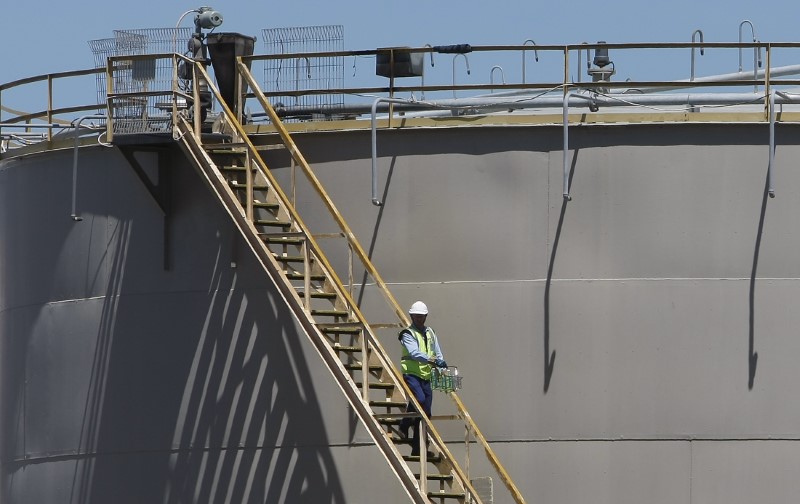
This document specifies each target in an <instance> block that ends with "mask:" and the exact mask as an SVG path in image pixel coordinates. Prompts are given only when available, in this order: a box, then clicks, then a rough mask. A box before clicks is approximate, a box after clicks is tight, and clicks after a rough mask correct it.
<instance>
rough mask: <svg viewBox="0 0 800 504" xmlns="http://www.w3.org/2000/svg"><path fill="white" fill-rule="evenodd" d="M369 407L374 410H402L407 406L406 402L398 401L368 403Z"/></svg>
mask: <svg viewBox="0 0 800 504" xmlns="http://www.w3.org/2000/svg"><path fill="white" fill-rule="evenodd" d="M369 405H370V406H372V407H374V408H403V409H405V407H406V406H407V405H408V403H406V402H400V401H370V402H369Z"/></svg>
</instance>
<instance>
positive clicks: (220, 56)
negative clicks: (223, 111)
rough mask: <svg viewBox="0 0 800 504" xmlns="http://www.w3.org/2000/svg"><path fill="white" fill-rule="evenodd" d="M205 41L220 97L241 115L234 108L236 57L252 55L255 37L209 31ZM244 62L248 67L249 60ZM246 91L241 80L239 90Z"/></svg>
mask: <svg viewBox="0 0 800 504" xmlns="http://www.w3.org/2000/svg"><path fill="white" fill-rule="evenodd" d="M206 42H207V44H208V52H209V56H211V66H212V67H213V68H214V76H215V77H216V79H217V87H218V88H219V92H220V94H222V99H223V100H225V104H226V105H228V108H230V109H231V110H232V111H233V112H234V114H236V115H237V117H238V116H241V114H242V111H241V110H237V109H236V89H235V88H236V57H237V56H252V55H253V49H254V48H255V44H256V38H255V37H248V36H247V35H242V34H241V33H211V34H209V35H208V36H207V37H206ZM246 64H247V68H250V62H249V61H248V62H247V63H246ZM246 91H247V85H246V84H245V83H244V82H242V87H241V89H240V90H239V92H240V93H241V94H244V93H245V92H246ZM242 104H244V99H242ZM242 106H244V105H242Z"/></svg>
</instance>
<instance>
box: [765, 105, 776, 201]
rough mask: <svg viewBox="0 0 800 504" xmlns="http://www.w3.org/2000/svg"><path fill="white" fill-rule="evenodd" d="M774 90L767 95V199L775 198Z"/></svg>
mask: <svg viewBox="0 0 800 504" xmlns="http://www.w3.org/2000/svg"><path fill="white" fill-rule="evenodd" d="M774 169H775V90H774V89H773V90H771V91H770V93H769V165H768V166H767V186H768V192H769V197H770V198H774V197H775V176H774Z"/></svg>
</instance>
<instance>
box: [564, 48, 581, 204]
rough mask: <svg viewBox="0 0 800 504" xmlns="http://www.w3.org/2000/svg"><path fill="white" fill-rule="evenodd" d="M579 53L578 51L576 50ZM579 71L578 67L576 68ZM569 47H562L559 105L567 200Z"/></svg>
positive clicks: (566, 196)
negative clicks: (562, 133)
mask: <svg viewBox="0 0 800 504" xmlns="http://www.w3.org/2000/svg"><path fill="white" fill-rule="evenodd" d="M578 54H579V55H580V51H579V52H578ZM578 71H580V69H578ZM568 82H569V49H568V48H567V47H565V48H564V101H563V103H562V105H561V109H562V110H561V114H562V115H561V122H562V124H563V128H564V159H563V167H562V168H563V179H562V195H563V196H564V199H565V200H567V201H569V200H571V199H572V197H571V196H570V195H569V163H568V162H567V152H568V149H569V97H570V92H569V87H567V86H568Z"/></svg>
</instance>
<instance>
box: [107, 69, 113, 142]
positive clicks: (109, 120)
mask: <svg viewBox="0 0 800 504" xmlns="http://www.w3.org/2000/svg"><path fill="white" fill-rule="evenodd" d="M113 95H114V61H113V60H112V59H111V58H108V59H107V60H106V117H107V119H106V138H107V139H108V142H109V143H112V142H113V141H114V101H113V100H114V96H113Z"/></svg>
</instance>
